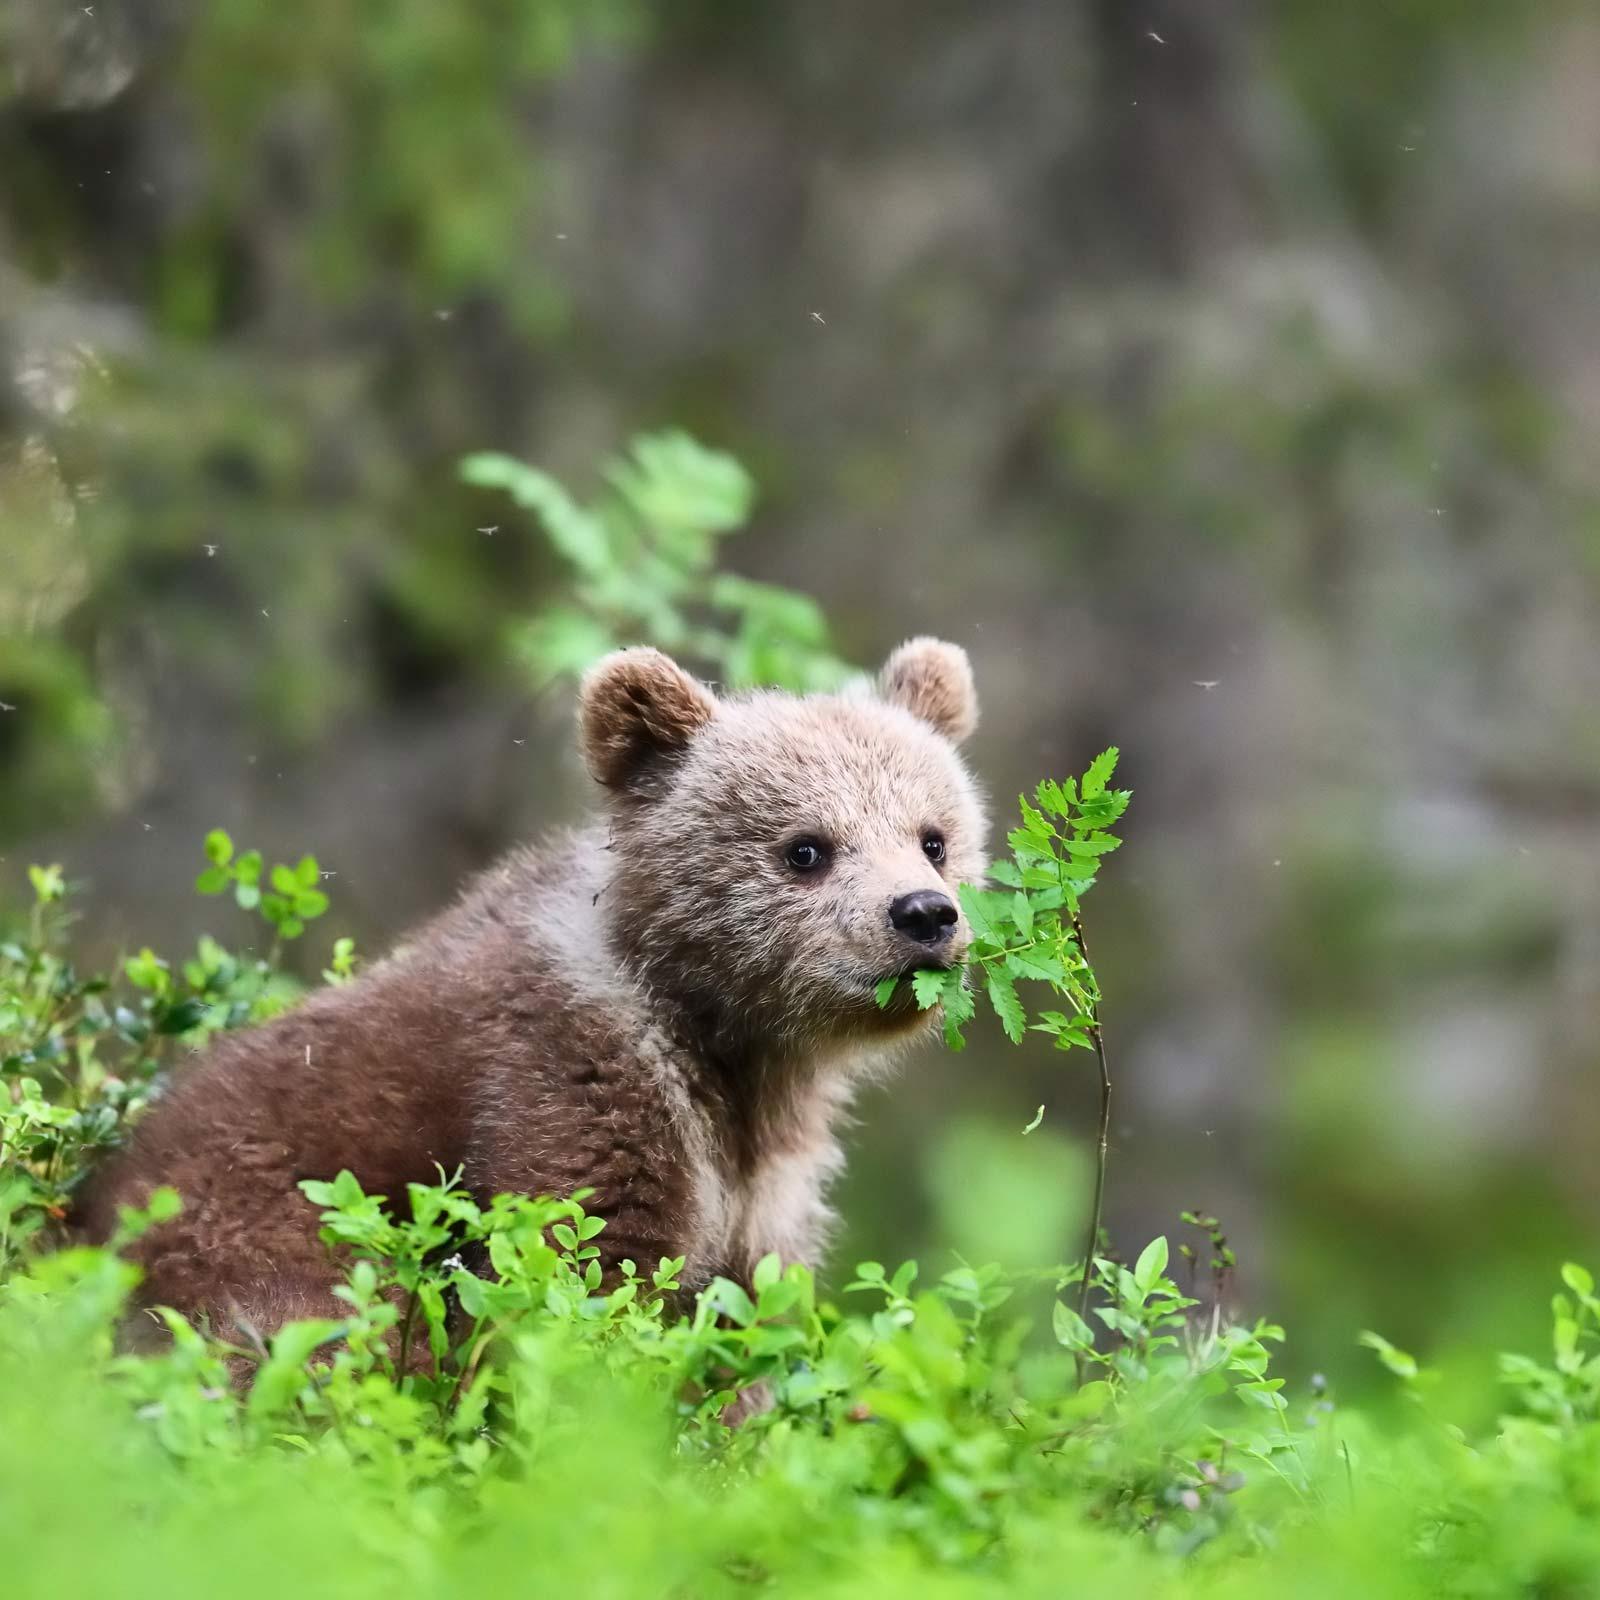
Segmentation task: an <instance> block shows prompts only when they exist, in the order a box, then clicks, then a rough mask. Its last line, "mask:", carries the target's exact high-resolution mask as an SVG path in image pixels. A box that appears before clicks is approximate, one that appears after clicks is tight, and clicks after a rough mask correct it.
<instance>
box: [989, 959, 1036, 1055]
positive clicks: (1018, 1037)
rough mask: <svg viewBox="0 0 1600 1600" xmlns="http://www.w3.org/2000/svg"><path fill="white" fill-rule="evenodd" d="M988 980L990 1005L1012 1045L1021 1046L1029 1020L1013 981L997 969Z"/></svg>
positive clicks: (994, 969) (990, 970) (995, 968)
mask: <svg viewBox="0 0 1600 1600" xmlns="http://www.w3.org/2000/svg"><path fill="white" fill-rule="evenodd" d="M988 978H989V1004H990V1005H992V1006H993V1007H994V1014H995V1015H996V1016H997V1017H999V1019H1000V1026H1001V1027H1002V1028H1004V1029H1005V1033H1006V1037H1007V1038H1008V1039H1009V1040H1010V1041H1011V1042H1012V1044H1021V1043H1022V1035H1023V1033H1024V1032H1025V1030H1026V1028H1027V1018H1026V1017H1025V1016H1024V1015H1023V1012H1022V1002H1021V1001H1020V1000H1018V999H1017V991H1016V989H1015V988H1013V987H1012V983H1011V979H1010V978H1009V977H1007V976H1006V975H1005V974H1004V973H1003V972H1001V971H1000V970H999V968H997V967H991V968H990V969H989V974H988Z"/></svg>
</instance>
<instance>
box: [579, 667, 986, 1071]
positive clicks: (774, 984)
mask: <svg viewBox="0 0 1600 1600" xmlns="http://www.w3.org/2000/svg"><path fill="white" fill-rule="evenodd" d="M976 721H977V701H976V696H975V695H974V692H973V688H972V677H971V670H970V668H969V667H968V664H967V658H966V655H965V653H964V652H962V651H961V650H960V649H958V648H957V647H956V646H954V645H948V644H943V643H940V642H938V641H936V640H930V639H922V640H913V641H912V642H911V643H909V644H907V645H904V646H902V647H901V648H900V649H899V650H898V651H896V652H895V653H894V655H893V656H891V657H890V659H889V661H888V662H887V663H886V664H885V667H884V670H883V672H882V674H881V675H880V678H879V683H878V686H877V690H876V692H872V691H870V690H867V689H865V688H863V689H862V690H860V691H856V692H847V693H844V694H840V695H832V696H809V697H797V696H793V695H788V694H781V693H776V692H762V693H757V694H750V695H742V696H738V697H734V698H730V699H726V700H719V699H716V698H715V697H714V696H713V695H712V694H711V692H710V691H709V690H708V689H706V688H705V687H704V686H703V685H701V684H698V683H696V682H695V681H694V680H693V679H692V678H690V677H689V676H688V675H687V674H686V673H684V672H683V671H682V669H681V668H679V667H678V666H677V665H676V664H675V663H673V662H672V661H671V660H670V659H669V658H667V657H666V656H664V655H661V654H660V653H659V652H657V651H652V650H630V651H622V652H619V653H617V654H615V655H613V656H609V657H607V658H606V660H605V661H603V662H601V663H600V664H599V665H598V666H597V667H596V668H595V669H594V670H593V672H591V674H590V675H589V677H588V678H587V679H586V680H585V683H584V687H583V693H582V696H581V707H580V722H581V734H582V743H583V748H584V753H585V756H586V758H587V760H588V762H589V765H590V768H591V770H592V771H593V772H594V774H595V776H596V777H597V778H598V779H599V780H600V781H601V782H602V783H603V784H605V785H606V786H607V788H608V789H609V790H610V793H611V796H612V808H611V838H610V846H611V850H612V852H613V856H614V866H613V870H612V874H611V879H610V885H609V887H608V889H607V890H606V892H605V895H604V897H603V901H602V905H603V907H604V909H606V911H607V916H608V919H609V927H610V934H611V938H612V941H613V943H614V944H615V946H616V947H617V949H618V950H619V952H620V953H621V954H622V955H623V956H624V958H625V959H626V960H627V961H628V963H629V965H630V966H631V967H632V968H633V969H634V971H635V972H636V973H637V974H638V976H639V977H640V978H641V979H642V980H643V981H644V982H645V983H646V984H647V985H648V986H649V987H650V989H651V990H652V992H654V993H655V994H657V995H658V996H661V997H664V998H667V999H669V1000H672V1001H674V1002H676V1003H677V1004H678V1005H679V1006H680V1007H681V1009H682V1010H683V1011H684V1013H685V1014H686V1016H687V1018H689V1019H690V1020H692V1022H693V1023H694V1025H695V1027H696V1029H697V1031H700V1030H703V1031H704V1032H705V1033H706V1034H707V1035H709V1036H711V1037H714V1038H716V1039H718V1040H719V1041H720V1042H722V1043H723V1044H724V1045H725V1046H726V1047H727V1048H730V1049H749V1048H756V1049H762V1048H770V1049H772V1050H774V1051H776V1052H777V1053H780V1054H782V1053H788V1052H790V1051H792V1052H794V1053H799V1052H801V1051H803V1050H805V1049H807V1048H816V1047H817V1046H826V1045H827V1044H829V1043H833V1042H845V1041H849V1040H860V1041H863V1042H865V1041H868V1040H879V1041H882V1040H886V1039H888V1038H892V1037H894V1036H896V1035H904V1034H906V1033H908V1032H910V1031H913V1030H915V1029H917V1028H918V1027H919V1026H921V1025H923V1024H924V1023H925V1022H926V1020H927V1018H926V1017H924V1016H923V1015H922V1014H919V1013H918V1012H916V1010H915V1008H914V1006H912V1005H911V1004H909V1003H908V1001H907V1000H906V999H900V1000H897V1002H896V1003H895V1004H894V1005H893V1006H892V1007H891V1008H890V1009H889V1010H888V1011H882V1010H880V1009H879V1007H878V1006H877V1004H876V1002H875V1000H874V996H873V990H874V988H875V986H876V985H877V983H878V982H879V981H880V980H881V979H882V978H884V977H886V976H889V975H890V974H896V973H905V972H910V971H912V970H914V969H915V968H917V967H927V966H948V965H952V964H954V963H955V962H956V961H958V960H959V959H960V957H961V955H962V953H963V951H964V950H965V948H966V944H967V941H968V937H969V931H968V929H967V927H966V922H965V918H964V917H963V918H961V919H960V920H959V921H957V923H956V924H955V926H954V928H953V929H952V930H951V934H950V936H949V938H948V939H947V940H945V941H944V942H942V943H940V944H938V945H937V946H934V947H932V948H930V947H929V946H927V945H925V944H921V943H919V942H918V941H917V940H915V939H914V938H912V937H909V936H908V935H907V934H906V933H905V932H903V931H901V930H898V929H896V928H895V927H894V926H893V925H892V923H891V921H890V906H891V905H892V904H893V903H894V902H895V901H896V900H897V899H899V898H900V897H901V896H904V895H906V894H908V893H911V892H913V891H917V890H930V891H938V892H942V893H944V894H947V895H948V896H949V897H950V898H951V899H952V900H954V899H955V895H956V885H957V884H959V883H962V882H973V881H976V880H978V879H979V878H980V877H981V876H982V873H983V871H984V867H985V864H986V855H985V822H984V815H983V805H982V801H981V798H980V796H979V794H978V791H977V788H976V785H975V784H974V782H973V780H972V778H971V776H970V775H969V773H968V772H967V770H966V768H965V766H964V765H963V764H962V762H961V759H960V757H959V756H958V755H957V753H956V748H955V744H956V742H957V741H959V740H960V739H963V738H965V737H966V736H967V735H968V734H969V733H970V732H971V731H972V729H973V727H974V726H975V725H976ZM933 839H938V840H939V841H941V842H942V845H943V859H942V860H939V861H935V860H932V859H930V855H929V851H928V849H927V848H925V846H926V844H927V842H928V841H930V840H933ZM802 843H805V844H814V845H816V846H818V847H820V851H821V864H820V865H818V866H816V867H814V868H813V869H812V870H809V871H806V870H799V869H797V867H796V865H795V864H794V860H793V854H794V852H795V847H796V846H797V845H800V844H802ZM798 853H799V854H800V855H801V857H802V858H804V857H805V856H806V855H807V852H805V851H799V852H798Z"/></svg>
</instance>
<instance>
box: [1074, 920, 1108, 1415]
mask: <svg viewBox="0 0 1600 1600" xmlns="http://www.w3.org/2000/svg"><path fill="white" fill-rule="evenodd" d="M1072 931H1073V933H1074V934H1075V935H1076V937H1077V940H1078V949H1079V950H1080V951H1081V952H1082V954H1083V959H1084V960H1085V961H1088V959H1089V947H1088V945H1087V944H1086V943H1085V942H1084V937H1083V921H1082V919H1081V918H1080V917H1078V916H1077V915H1076V914H1074V916H1073V918H1072ZM1096 988H1097V990H1098V985H1097V986H1096ZM1089 1042H1090V1044H1091V1045H1093V1047H1094V1058H1095V1060H1096V1062H1098V1063H1099V1067H1100V1130H1099V1140H1098V1142H1097V1144H1096V1148H1095V1166H1094V1201H1093V1203H1092V1204H1091V1206H1090V1207H1089V1232H1088V1236H1087V1238H1086V1239H1085V1240H1084V1244H1083V1276H1082V1278H1081V1279H1080V1280H1079V1283H1078V1316H1079V1317H1080V1318H1081V1319H1082V1320H1083V1321H1084V1322H1085V1323H1087V1322H1088V1320H1089V1289H1090V1285H1091V1283H1092V1281H1093V1277H1094V1255H1095V1250H1096V1249H1097V1248H1098V1247H1099V1244H1100V1220H1101V1216H1102V1214H1103V1212H1104V1210H1105V1200H1106V1161H1107V1152H1108V1150H1109V1148H1110V1143H1111V1070H1110V1068H1109V1067H1108V1066H1107V1065H1106V1041H1105V1035H1104V1034H1103V1033H1102V1032H1101V1029H1100V997H1099V994H1098V992H1097V993H1096V995H1095V1002H1094V1011H1093V1014H1092V1015H1091V1017H1090V1021H1089ZM1076 1365H1077V1375H1078V1383H1079V1385H1080V1386H1081V1385H1082V1383H1083V1354H1082V1352H1081V1351H1080V1352H1079V1354H1078V1359H1077V1363H1076Z"/></svg>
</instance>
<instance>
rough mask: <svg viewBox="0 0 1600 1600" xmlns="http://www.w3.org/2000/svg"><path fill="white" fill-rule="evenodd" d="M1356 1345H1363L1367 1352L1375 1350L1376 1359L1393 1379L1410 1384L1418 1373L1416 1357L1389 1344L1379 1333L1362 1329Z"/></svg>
mask: <svg viewBox="0 0 1600 1600" xmlns="http://www.w3.org/2000/svg"><path fill="white" fill-rule="evenodd" d="M1357 1343H1359V1344H1362V1345H1365V1346H1366V1348H1367V1349H1369V1350H1375V1351H1376V1352H1377V1354H1378V1359H1379V1360H1380V1361H1381V1362H1382V1363H1383V1364H1384V1366H1386V1367H1387V1368H1388V1369H1389V1371H1390V1372H1392V1373H1393V1374H1394V1375H1395V1377H1397V1378H1401V1379H1403V1380H1404V1381H1405V1382H1407V1383H1410V1382H1411V1381H1412V1380H1413V1379H1415V1378H1416V1376H1417V1373H1418V1367H1417V1361H1416V1357H1415V1356H1412V1355H1410V1354H1408V1353H1407V1352H1406V1351H1404V1350H1401V1349H1399V1348H1398V1347H1397V1346H1395V1345H1392V1344H1390V1343H1389V1341H1388V1340H1387V1339H1385V1338H1384V1336H1383V1335H1382V1334H1381V1333H1373V1332H1372V1331H1371V1330H1370V1329H1363V1331H1362V1332H1361V1334H1360V1335H1359V1336H1358V1339H1357Z"/></svg>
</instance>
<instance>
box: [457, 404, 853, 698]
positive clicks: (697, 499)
mask: <svg viewBox="0 0 1600 1600" xmlns="http://www.w3.org/2000/svg"><path fill="white" fill-rule="evenodd" d="M461 475H462V477H463V478H464V479H465V480H466V481H467V482H468V483H470V484H474V485H476V486H478V487H480V488H485V489H499V490H503V491H504V492H505V493H506V494H508V495H509V496H510V497H511V499H512V500H513V501H514V502H515V503H516V504H517V505H518V506H520V507H522V508H523V509H525V510H527V511H530V512H532V513H533V515H534V517H535V519H536V520H537V522H538V525H539V526H540V528H541V529H543V531H544V534H545V536H546V538H547V539H548V540H549V542H550V546H551V548H552V549H553V550H554V551H555V553H556V554H557V555H558V556H559V557H560V558H561V560H562V561H563V563H565V565H566V566H567V567H568V568H569V569H570V572H571V574H572V592H571V597H570V599H569V600H568V601H566V602H565V603H562V604H558V605H555V606H551V607H549V608H547V609H546V610H544V611H542V612H541V613H540V614H539V615H538V616H536V617H534V618H532V619H531V620H530V621H528V622H525V623H523V624H521V625H519V626H518V627H517V629H516V630H515V632H514V634H513V637H512V640H511V647H512V650H513V652H514V653H515V654H516V656H517V657H518V658H519V659H520V660H521V661H522V662H523V663H524V664H525V665H526V666H527V668H528V669H529V671H530V672H531V673H532V675H533V677H534V679H535V681H536V682H538V683H541V684H542V683H547V682H549V681H551V680H552V679H554V678H558V677H562V676H567V675H572V674H575V673H578V672H581V671H582V670H583V669H584V668H585V667H587V666H588V665H589V663H590V662H591V661H593V660H594V659H595V658H596V657H597V656H600V655H603V654H604V653H605V652H606V651H607V650H612V649H615V648H616V647H617V646H619V645H624V644H638V643H644V644H652V645H656V646H658V647H659V648H661V649H663V650H669V651H673V652H675V653H677V654H680V655H683V656H685V657H687V658H689V659H691V660H695V661H698V662H703V663H705V664H706V665H707V666H708V667H709V668H710V669H711V670H712V672H713V673H714V675H715V676H717V677H718V678H720V679H721V680H722V681H724V682H725V683H728V684H729V685H731V686H732V687H734V688H748V687H752V686H756V685H762V684H776V685H779V686H782V687H786V688H792V689H801V690H811V689H829V688H834V687H837V686H838V685H839V684H840V683H842V682H843V681H844V680H845V679H846V678H847V677H848V676H849V675H850V669H849V667H848V666H847V665H846V663H844V662H843V661H842V660H840V658H839V657H838V656H837V655H836V654H835V653H834V650H833V646H832V644H831V643H830V641H829V634H828V625H827V622H826V620H825V619H824V617H823V615H822V612H821V610H820V609H819V607H818V606H817V604H816V602H815V601H813V600H811V599H810V598H809V597H807V596H805V595H801V594H796V593H794V592H793V591H791V590H788V589H781V588H777V587H775V586H773V585H771V584H763V583H755V582H752V581H751V580H750V579H748V578H740V577H737V576H735V575H733V574H732V573H727V572H719V571H717V570H716V563H717V558H718V554H719V549H720V542H721V541H722V540H723V539H725V538H726V537H728V535H730V534H732V533H736V532H737V531H738V530H739V529H740V528H742V527H743V526H744V524H745V523H746V521H747V520H748V519H749V516H750V510H751V507H752V505H753V504H754V501H755V485H754V483H753V482H752V480H751V478H750V476H749V474H748V473H746V471H745V470H744V468H743V467H742V466H740V465H739V463H738V462H737V461H735V460H734V459H733V457H732V456H728V455H724V454H722V453H721V452H719V451H715V450H708V449H706V448H705V447H704V446H703V445H700V444H698V443H696V442H695V441H694V440H693V439H691V438H690V437H689V436H688V435H687V434H685V433H679V432H670V433H658V434H645V435H641V436H640V437H638V438H636V439H635V440H634V441H633V442H632V444H631V445H630V446H629V448H628V451H627V453H626V454H625V455H622V456H619V457H617V458H616V459H614V460H612V461H610V462H608V463H607V464H606V466H605V467H604V468H603V470H602V478H603V480H604V484H605V487H604V490H603V492H602V493H601V494H600V496H599V497H598V498H596V499H595V500H593V501H591V502H589V503H588V504H584V503H581V502H579V501H577V500H575V499H574V498H573V497H572V496H571V495H570V494H569V493H568V492H567V490H566V489H564V488H563V487H562V486H561V484H560V483H558V482H557V481H556V480H555V479H554V478H553V477H552V476H551V475H550V474H549V473H547V472H544V471H541V470H540V469H539V468H537V467H532V466H529V465H527V464H526V463H524V462H521V461H518V460H516V459H515V458H514V457H511V456H506V455H500V454H494V453H484V454H479V455H474V456H469V457H467V459H466V460H465V461H464V462H463V463H462V465H461Z"/></svg>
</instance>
